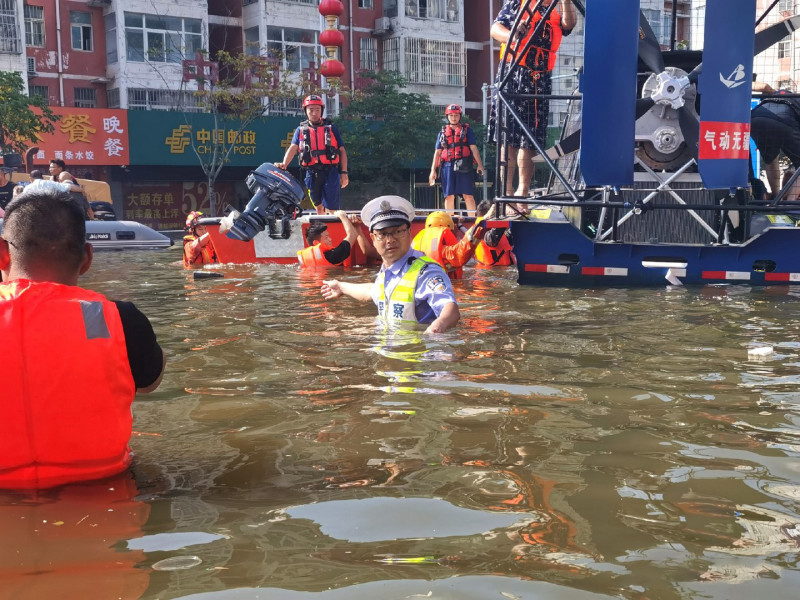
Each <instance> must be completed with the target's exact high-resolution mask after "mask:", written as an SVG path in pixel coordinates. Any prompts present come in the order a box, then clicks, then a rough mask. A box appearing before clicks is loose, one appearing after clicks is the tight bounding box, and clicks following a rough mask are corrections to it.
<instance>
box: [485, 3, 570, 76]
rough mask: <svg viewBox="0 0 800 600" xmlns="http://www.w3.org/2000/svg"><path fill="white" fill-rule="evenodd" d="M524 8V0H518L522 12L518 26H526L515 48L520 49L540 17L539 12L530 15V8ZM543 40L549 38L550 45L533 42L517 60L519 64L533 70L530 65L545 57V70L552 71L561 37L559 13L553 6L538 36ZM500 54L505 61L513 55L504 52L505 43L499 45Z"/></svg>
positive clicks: (534, 28) (541, 60) (539, 62)
mask: <svg viewBox="0 0 800 600" xmlns="http://www.w3.org/2000/svg"><path fill="white" fill-rule="evenodd" d="M532 2H534V0H528V2H527V4H531V3H532ZM525 9H526V2H525V0H523V1H522V2H520V5H519V10H520V12H523V11H525V12H524V13H523V16H522V20H521V22H520V24H519V27H527V30H526V32H525V35H524V36H523V37H522V39H521V40H520V41H519V44H518V45H517V48H519V49H520V50H522V49H523V48H524V47H525V44H527V43H528V40H529V39H530V38H531V36H532V35H533V32H534V31H535V30H536V26H537V25H538V23H539V21H540V20H541V19H542V15H541V14H539V12H538V11H537V12H535V13H533V15H531V13H530V10H527V11H526V10H525ZM531 16H532V17H533V21H532V22H531ZM539 37H540V38H541V39H543V40H547V39H549V40H550V47H549V48H545V47H541V46H536V45H535V42H534V44H532V45H531V46H530V48H528V51H527V52H526V53H525V56H523V57H522V59H521V60H520V61H519V64H521V65H524V66H526V67H528V68H529V69H531V70H534V69H533V68H532V66H531V65H537V64H542V63H543V62H545V61H544V59H545V58H546V59H547V67H546V70H547V71H552V70H553V68H554V67H555V66H556V57H557V55H556V52H558V48H559V46H561V38H562V37H563V33H562V31H561V14H560V13H559V12H558V11H557V10H556V9H555V8H554V9H553V10H551V11H550V17H549V18H548V19H547V21H546V22H545V24H544V27H543V28H542V32H541V34H540V36H539ZM500 55H501V56H503V55H505V58H506V62H512V61H513V56H512V55H511V54H507V53H506V44H502V45H501V46H500Z"/></svg>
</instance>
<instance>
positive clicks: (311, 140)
mask: <svg viewBox="0 0 800 600" xmlns="http://www.w3.org/2000/svg"><path fill="white" fill-rule="evenodd" d="M303 110H304V111H305V113H306V120H305V121H303V122H302V123H300V126H299V127H298V128H297V129H296V130H295V132H294V136H293V137H292V143H291V145H290V146H289V147H288V148H287V149H286V154H285V155H284V157H283V162H279V163H275V166H276V167H279V168H281V169H283V170H286V169H287V168H288V167H289V164H290V163H291V162H292V159H293V158H294V157H295V155H299V157H300V168H301V169H302V170H303V172H304V174H305V176H304V181H305V184H306V187H307V188H308V190H309V192H310V193H311V203H312V204H313V205H314V206H315V207H316V209H317V213H319V214H321V215H323V214H326V213H333V212H335V211H337V210H339V191H340V188H345V187H347V184H348V183H350V178H349V175H348V173H347V151H346V150H345V148H344V140H343V139H342V135H341V134H340V133H339V129H338V128H337V127H336V125H334V124H332V123H331V122H330V121H329V120H328V119H323V118H322V117H323V115H324V114H325V101H324V100H323V99H322V96H317V95H315V94H312V95H310V96H307V97H306V98H305V99H304V100H303Z"/></svg>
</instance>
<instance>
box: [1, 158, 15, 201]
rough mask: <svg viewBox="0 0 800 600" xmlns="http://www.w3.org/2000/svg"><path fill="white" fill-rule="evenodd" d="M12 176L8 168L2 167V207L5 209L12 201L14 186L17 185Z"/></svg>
mask: <svg viewBox="0 0 800 600" xmlns="http://www.w3.org/2000/svg"><path fill="white" fill-rule="evenodd" d="M10 177H11V176H10V174H9V173H8V172H7V171H6V169H5V168H3V167H0V208H2V209H3V210H5V208H6V205H7V204H8V203H9V202H11V197H12V196H13V194H14V186H16V185H17V184H15V183H13V182H12V181H11V179H10Z"/></svg>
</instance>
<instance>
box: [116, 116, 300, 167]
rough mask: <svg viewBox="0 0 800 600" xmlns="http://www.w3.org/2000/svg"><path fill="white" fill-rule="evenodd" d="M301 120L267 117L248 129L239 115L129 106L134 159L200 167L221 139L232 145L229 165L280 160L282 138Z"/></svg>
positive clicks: (134, 162)
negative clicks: (242, 124) (237, 116)
mask: <svg viewBox="0 0 800 600" xmlns="http://www.w3.org/2000/svg"><path fill="white" fill-rule="evenodd" d="M297 125H298V120H297V119H291V118H287V117H263V118H260V119H256V120H255V121H253V122H251V123H250V124H248V125H247V126H246V127H244V128H242V126H241V121H239V120H238V119H227V118H218V119H217V123H216V125H215V123H214V118H213V116H212V115H208V114H192V113H179V112H159V111H129V112H128V126H129V127H130V130H131V148H130V157H131V158H130V164H132V165H185V166H198V165H199V164H200V161H203V162H206V161H208V160H211V156H212V153H213V151H214V145H215V144H221V146H222V147H223V148H224V149H225V150H227V149H228V148H230V149H231V151H230V154H229V155H228V158H229V160H228V162H226V164H227V165H231V166H234V167H257V166H258V165H260V164H261V163H263V162H279V161H280V160H281V159H282V158H283V153H284V152H285V147H283V146H282V145H281V142H282V141H283V140H284V139H286V136H287V135H291V134H292V133H293V132H294V129H295V128H296V127H297ZM198 155H199V157H198Z"/></svg>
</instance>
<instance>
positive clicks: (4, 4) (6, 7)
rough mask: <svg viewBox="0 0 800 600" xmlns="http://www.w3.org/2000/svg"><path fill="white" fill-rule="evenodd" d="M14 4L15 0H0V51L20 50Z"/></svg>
mask: <svg viewBox="0 0 800 600" xmlns="http://www.w3.org/2000/svg"><path fill="white" fill-rule="evenodd" d="M16 4H17V3H16V0H0V52H4V53H9V54H20V53H21V52H22V37H21V36H20V32H19V25H18V23H17V10H16Z"/></svg>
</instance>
